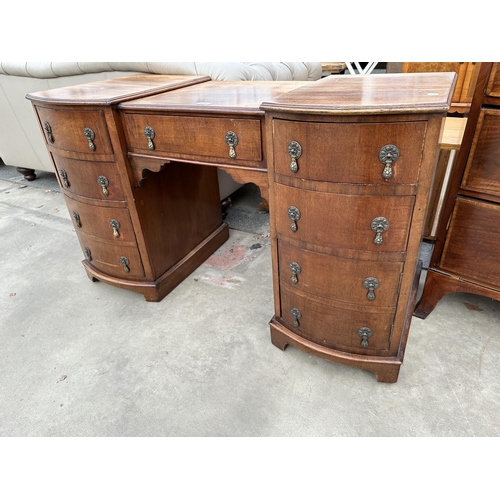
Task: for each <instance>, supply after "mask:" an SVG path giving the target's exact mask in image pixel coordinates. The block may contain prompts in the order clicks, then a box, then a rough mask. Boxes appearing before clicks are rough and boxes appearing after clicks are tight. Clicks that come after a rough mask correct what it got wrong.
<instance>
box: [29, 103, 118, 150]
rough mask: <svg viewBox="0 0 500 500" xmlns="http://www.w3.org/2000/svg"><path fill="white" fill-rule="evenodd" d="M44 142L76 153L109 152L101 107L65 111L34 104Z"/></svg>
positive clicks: (108, 140)
mask: <svg viewBox="0 0 500 500" xmlns="http://www.w3.org/2000/svg"><path fill="white" fill-rule="evenodd" d="M36 110H37V113H38V118H39V120H40V123H41V126H42V128H43V132H44V137H45V142H46V143H47V144H49V145H50V146H53V147H55V148H58V149H61V150H65V151H74V152H77V153H95V154H113V148H112V146H111V141H110V139H109V134H108V129H107V127H106V120H105V118H104V114H103V113H102V112H101V111H76V110H75V111H73V110H71V111H68V110H58V109H49V108H42V107H39V106H37V108H36Z"/></svg>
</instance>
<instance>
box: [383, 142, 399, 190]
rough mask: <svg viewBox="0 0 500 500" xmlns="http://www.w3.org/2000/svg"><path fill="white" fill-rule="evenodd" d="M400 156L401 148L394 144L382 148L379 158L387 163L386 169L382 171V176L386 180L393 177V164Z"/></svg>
mask: <svg viewBox="0 0 500 500" xmlns="http://www.w3.org/2000/svg"><path fill="white" fill-rule="evenodd" d="M398 158H399V149H398V148H397V147H396V146H394V145H393V144H388V145H387V146H384V147H383V148H382V149H381V150H380V152H379V154H378V159H379V160H380V161H381V162H382V163H384V164H385V167H384V170H383V171H382V177H383V178H384V180H386V181H388V180H389V179H390V178H391V177H392V174H393V171H392V164H393V163H394V162H395V161H396V160H397V159H398Z"/></svg>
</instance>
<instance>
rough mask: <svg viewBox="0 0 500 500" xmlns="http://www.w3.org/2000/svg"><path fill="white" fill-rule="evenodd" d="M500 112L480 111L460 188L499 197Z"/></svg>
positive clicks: (491, 110)
mask: <svg viewBox="0 0 500 500" xmlns="http://www.w3.org/2000/svg"><path fill="white" fill-rule="evenodd" d="M499 137H500V110H493V109H482V110H481V112H480V115H479V120H478V123H477V126H476V131H475V134H474V140H473V142H472V147H471V151H470V153H469V159H468V162H467V167H466V170H465V174H464V177H463V180H462V188H464V189H471V190H473V191H479V192H484V193H491V194H495V195H500V141H499V140H498V138H499Z"/></svg>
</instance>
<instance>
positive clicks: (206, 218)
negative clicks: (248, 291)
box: [28, 75, 229, 301]
mask: <svg viewBox="0 0 500 500" xmlns="http://www.w3.org/2000/svg"><path fill="white" fill-rule="evenodd" d="M206 80H208V78H206V77H183V76H153V77H151V76H144V75H143V76H141V75H137V76H132V77H125V78H119V79H116V80H112V81H109V82H105V83H103V82H95V83H90V84H83V85H78V86H74V87H68V88H64V89H56V90H54V91H46V92H40V93H37V94H33V95H30V96H28V98H29V99H31V100H32V102H33V105H34V109H35V112H36V115H37V117H38V120H39V124H40V128H41V130H42V133H43V134H44V137H45V141H46V144H47V149H48V152H49V154H50V155H51V158H52V160H53V162H54V166H55V170H56V175H57V178H58V180H59V183H60V185H61V189H62V192H63V194H64V197H65V201H66V205H67V207H68V210H69V213H70V215H71V218H72V221H73V224H74V227H75V231H76V234H77V237H78V239H79V242H80V245H81V248H82V253H83V255H84V260H83V264H84V267H85V269H86V271H87V274H88V276H89V277H90V278H91V279H92V280H100V281H103V282H106V283H109V284H112V285H115V286H119V287H122V288H126V289H130V290H134V291H138V292H140V293H142V294H143V295H144V297H145V298H146V300H149V301H158V300H161V299H162V298H163V297H164V296H165V295H166V294H167V293H168V292H169V291H170V290H172V289H173V288H174V287H175V286H176V285H177V284H178V283H180V281H182V279H184V278H185V277H186V276H187V275H188V274H189V273H190V272H192V271H193V270H194V269H195V268H196V267H197V266H198V265H199V264H201V262H203V261H204V260H205V259H206V258H207V257H208V256H209V255H210V254H211V253H212V252H213V251H215V250H216V249H217V248H218V247H219V246H220V245H221V244H222V243H223V242H224V241H225V240H226V239H227V237H228V234H229V233H228V228H227V224H224V223H223V222H222V215H221V210H220V205H219V195H218V181H217V172H216V170H215V169H209V170H206V169H205V170H204V169H202V168H201V167H200V166H196V165H193V166H192V168H191V169H187V170H186V169H184V168H183V167H182V165H179V164H175V163H174V164H172V165H171V167H170V168H169V169H168V170H167V171H162V172H158V173H157V174H152V175H154V179H153V180H151V179H150V180H149V181H148V182H145V183H144V186H141V188H138V187H137V186H136V185H135V182H134V180H135V179H134V178H133V175H132V173H131V169H130V163H129V160H128V157H127V147H125V133H124V130H123V125H122V123H121V121H120V116H119V114H118V112H117V110H116V108H117V106H118V105H119V104H120V103H121V102H124V101H128V100H130V99H132V98H139V97H141V96H148V95H151V94H155V93H161V92H169V91H173V90H175V89H178V88H182V87H185V86H189V85H194V84H197V83H201V82H204V81H206ZM142 140H143V141H144V142H145V143H146V146H145V147H146V149H147V143H148V141H147V138H146V137H145V136H144V134H142ZM160 140H161V136H160ZM163 163H165V161H163ZM141 179H142V176H141ZM167 185H170V186H177V189H176V190H175V194H174V193H172V195H171V196H169V197H164V196H163V195H162V191H165V186H167ZM185 227H189V228H190V231H186V230H185ZM165 235H168V236H167V237H165Z"/></svg>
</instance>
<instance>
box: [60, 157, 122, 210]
mask: <svg viewBox="0 0 500 500" xmlns="http://www.w3.org/2000/svg"><path fill="white" fill-rule="evenodd" d="M52 157H53V160H54V165H55V167H56V174H57V176H58V177H59V182H60V184H61V187H62V188H63V189H64V190H66V191H68V192H70V193H74V194H76V195H79V196H84V197H87V198H94V199H98V200H108V201H123V200H125V194H124V193H123V188H122V184H121V181H120V176H119V175H118V171H117V168H116V164H115V163H107V162H91V161H82V160H71V159H69V158H65V157H62V156H58V155H52Z"/></svg>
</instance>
